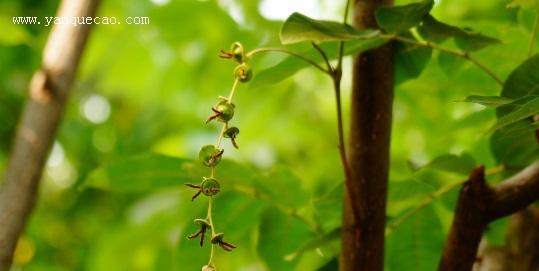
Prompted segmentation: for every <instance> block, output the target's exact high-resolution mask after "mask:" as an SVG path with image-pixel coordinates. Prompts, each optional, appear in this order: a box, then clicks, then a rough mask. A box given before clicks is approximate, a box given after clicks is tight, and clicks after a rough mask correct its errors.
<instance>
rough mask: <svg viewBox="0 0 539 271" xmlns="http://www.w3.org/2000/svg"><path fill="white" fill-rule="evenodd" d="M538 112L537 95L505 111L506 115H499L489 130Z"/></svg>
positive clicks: (494, 129) (538, 102) (538, 101)
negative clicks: (511, 109) (508, 111)
mask: <svg viewBox="0 0 539 271" xmlns="http://www.w3.org/2000/svg"><path fill="white" fill-rule="evenodd" d="M538 113H539V97H538V98H534V99H532V100H531V101H529V102H527V103H525V104H523V105H521V106H517V108H516V109H515V110H513V111H511V112H510V113H507V114H506V115H503V116H502V117H500V118H499V119H498V120H497V121H496V124H494V126H493V127H492V128H490V130H489V131H491V132H492V131H496V130H498V129H501V128H503V127H506V126H508V125H510V124H512V123H515V122H517V121H520V120H523V119H525V118H528V117H531V116H534V115H536V114H538Z"/></svg>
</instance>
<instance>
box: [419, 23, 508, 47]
mask: <svg viewBox="0 0 539 271" xmlns="http://www.w3.org/2000/svg"><path fill="white" fill-rule="evenodd" d="M417 30H418V32H419V33H420V35H421V36H422V37H423V38H424V39H426V40H429V41H434V42H443V41H445V40H447V39H450V38H453V39H454V41H455V45H457V47H459V48H460V49H462V50H465V51H476V50H480V49H483V48H485V47H486V46H489V45H494V44H499V43H500V40H498V39H495V38H491V37H488V36H485V35H482V34H480V33H477V32H474V31H471V30H470V29H465V28H459V27H456V26H452V25H448V24H445V23H442V22H440V21H438V20H436V19H435V18H434V17H432V16H431V15H427V16H425V18H424V20H423V22H422V23H421V25H420V26H419V27H418V28H417Z"/></svg>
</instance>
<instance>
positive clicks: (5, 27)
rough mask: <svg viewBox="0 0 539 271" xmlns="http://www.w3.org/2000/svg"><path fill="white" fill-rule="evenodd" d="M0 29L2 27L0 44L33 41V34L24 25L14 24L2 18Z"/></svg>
mask: <svg viewBox="0 0 539 271" xmlns="http://www.w3.org/2000/svg"><path fill="white" fill-rule="evenodd" d="M1 19H4V18H1ZM6 19H7V18H6ZM0 29H2V35H0V44H4V45H18V44H30V43H31V41H32V36H31V35H30V34H29V33H28V31H26V29H25V28H24V27H22V26H21V25H16V24H13V23H11V22H10V21H8V20H0Z"/></svg>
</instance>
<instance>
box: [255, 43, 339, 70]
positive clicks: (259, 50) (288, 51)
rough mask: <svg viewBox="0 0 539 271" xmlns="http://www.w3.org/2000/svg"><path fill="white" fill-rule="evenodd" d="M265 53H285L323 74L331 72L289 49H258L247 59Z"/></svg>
mask: <svg viewBox="0 0 539 271" xmlns="http://www.w3.org/2000/svg"><path fill="white" fill-rule="evenodd" d="M265 52H278V53H284V54H289V55H291V56H295V57H297V58H299V59H301V60H303V61H305V62H307V63H309V64H311V65H313V66H314V67H315V68H317V69H319V70H320V71H322V72H323V73H326V74H329V71H328V70H326V69H324V67H322V66H320V65H319V64H318V63H316V62H315V61H312V60H310V59H308V58H306V57H304V56H302V55H300V54H298V53H296V52H293V51H290V50H287V49H283V48H257V49H254V50H252V51H250V52H249V53H247V55H246V56H247V58H251V57H253V56H255V55H256V54H259V53H265Z"/></svg>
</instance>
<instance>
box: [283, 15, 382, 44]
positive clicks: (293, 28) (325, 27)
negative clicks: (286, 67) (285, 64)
mask: <svg viewBox="0 0 539 271" xmlns="http://www.w3.org/2000/svg"><path fill="white" fill-rule="evenodd" d="M378 34H379V32H378V31H376V30H369V29H367V30H358V29H355V28H354V27H352V26H349V25H344V24H342V23H338V22H330V21H320V20H314V19H312V18H309V17H307V16H305V15H303V14H300V13H297V12H296V13H293V14H292V15H290V17H288V19H286V21H285V22H284V24H283V27H282V29H281V43H282V44H292V43H298V42H304V41H316V42H322V41H343V40H353V39H369V38H375V37H376V36H377V35H378Z"/></svg>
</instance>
